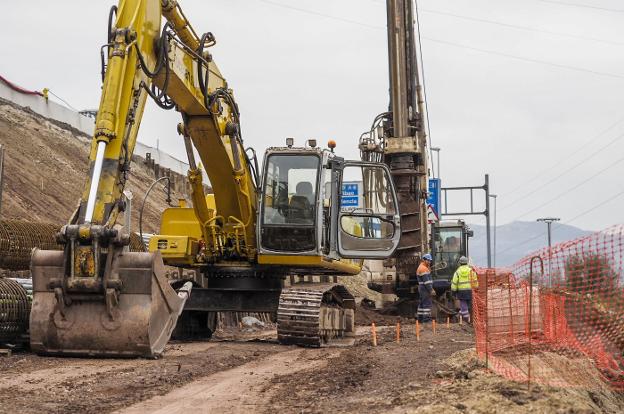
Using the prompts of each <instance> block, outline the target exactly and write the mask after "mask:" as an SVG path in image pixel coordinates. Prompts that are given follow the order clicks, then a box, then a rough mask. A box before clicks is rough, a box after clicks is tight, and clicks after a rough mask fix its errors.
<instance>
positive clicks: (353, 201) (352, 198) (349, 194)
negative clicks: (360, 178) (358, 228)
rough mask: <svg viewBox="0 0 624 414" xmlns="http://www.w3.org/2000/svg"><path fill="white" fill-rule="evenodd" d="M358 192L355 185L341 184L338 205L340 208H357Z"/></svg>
mask: <svg viewBox="0 0 624 414" xmlns="http://www.w3.org/2000/svg"><path fill="white" fill-rule="evenodd" d="M359 199H360V197H359V190H358V185H357V183H343V184H342V193H341V195H340V205H341V206H342V207H358V206H359Z"/></svg>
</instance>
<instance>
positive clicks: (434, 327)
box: [431, 319, 436, 334]
mask: <svg viewBox="0 0 624 414" xmlns="http://www.w3.org/2000/svg"><path fill="white" fill-rule="evenodd" d="M431 322H432V326H433V333H434V334H435V333H436V321H435V319H434V320H433V321H431Z"/></svg>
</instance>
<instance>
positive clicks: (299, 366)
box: [0, 324, 624, 414]
mask: <svg viewBox="0 0 624 414" xmlns="http://www.w3.org/2000/svg"><path fill="white" fill-rule="evenodd" d="M358 333H359V335H358V339H357V341H356V345H355V346H353V347H345V348H321V349H304V348H297V347H286V346H280V345H277V344H276V343H275V333H274V332H268V333H267V332H265V333H263V334H260V335H256V336H257V337H258V338H261V339H259V340H252V341H245V340H242V339H240V338H239V339H238V340H231V339H228V340H227V341H226V340H219V341H211V342H204V343H201V342H197V343H185V344H179V343H178V344H171V345H169V347H168V349H167V351H166V355H165V357H164V358H163V359H160V360H155V361H154V360H141V359H135V360H113V359H100V360H90V359H61V358H43V357H37V356H34V355H30V354H22V355H14V356H12V357H10V358H0V412H1V413H15V412H20V413H34V412H37V413H40V412H53V413H70V412H71V413H109V412H115V413H121V414H133V413H143V412H156V413H182V412H193V413H212V412H215V413H216V412H218V413H221V412H227V413H252V412H253V413H256V412H261V413H262V412H264V413H274V412H280V413H326V412H332V413H333V412H336V413H357V412H367V413H369V412H370V413H382V412H396V413H403V412H418V413H438V414H439V413H440V412H445V413H447V412H448V413H463V412H467V413H497V412H499V413H505V414H510V413H524V412H539V413H542V412H545V413H594V412H605V413H619V412H622V411H623V410H624V399H623V398H622V396H618V395H617V394H614V393H611V392H608V391H607V390H604V389H603V390H594V391H591V392H590V391H582V390H564V389H551V388H546V387H539V386H535V387H533V389H532V390H531V392H528V391H527V387H526V385H525V384H519V383H513V382H510V381H507V380H503V379H502V378H500V377H497V376H496V375H494V374H491V373H488V372H486V370H485V369H484V368H483V366H482V365H481V364H480V363H479V362H478V361H477V360H476V359H475V357H474V351H472V350H471V349H472V347H473V346H474V344H473V336H472V332H471V330H470V328H468V327H467V326H465V325H464V326H458V325H451V327H450V328H449V327H446V326H445V325H440V326H438V329H437V333H436V334H434V333H433V332H432V329H431V327H430V326H429V327H427V328H425V330H424V331H423V332H422V335H421V338H420V341H417V340H416V338H415V333H414V327H413V326H411V324H404V326H403V335H402V338H401V342H400V343H396V342H395V330H394V327H386V328H384V327H381V328H380V332H379V346H377V347H372V346H371V344H370V338H369V329H368V328H366V327H360V328H359V330H358ZM243 337H244V338H249V337H250V335H248V334H247V335H243V336H242V337H241V338H243ZM228 338H232V336H231V335H228Z"/></svg>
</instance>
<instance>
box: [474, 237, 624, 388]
mask: <svg viewBox="0 0 624 414" xmlns="http://www.w3.org/2000/svg"><path fill="white" fill-rule="evenodd" d="M623 245H624V225H617V226H613V227H611V228H608V229H606V230H604V231H600V232H597V233H594V234H591V235H589V236H586V237H582V238H579V239H576V240H572V241H568V242H564V243H561V244H558V245H555V246H553V247H552V249H550V250H549V249H548V248H546V249H543V250H540V251H538V252H535V253H534V254H531V255H529V256H527V257H525V258H524V259H522V260H520V261H519V262H517V263H516V264H515V265H513V266H512V267H511V268H509V269H477V273H478V275H479V288H478V289H476V291H475V292H474V299H473V319H474V326H475V333H476V343H477V352H478V354H479V356H480V357H481V358H483V359H485V360H487V363H488V366H489V367H490V368H491V369H493V370H494V371H496V372H497V373H499V374H501V375H504V376H505V377H507V378H510V379H513V380H518V381H530V382H536V383H542V384H548V385H555V386H575V387H583V388H595V387H599V386H601V385H602V384H605V383H606V384H608V385H610V386H612V387H613V388H616V389H619V390H624V357H623V355H624V288H623V286H622V278H623V277H624V273H623V271H622V267H623V263H622V262H623V258H622V256H623V254H622V253H623V251H622V250H623Z"/></svg>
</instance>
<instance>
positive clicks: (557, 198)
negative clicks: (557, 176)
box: [513, 157, 624, 221]
mask: <svg viewBox="0 0 624 414" xmlns="http://www.w3.org/2000/svg"><path fill="white" fill-rule="evenodd" d="M622 161H624V157H622V158H620V159H619V160H616V161H615V162H613V163H611V164H609V165H608V166H607V167H605V168H603V169H602V170H600V171H599V172H597V173H596V174H594V175H592V176H589V177H587V178H586V179H585V180H584V181H581V182H580V183H574V185H573V186H572V187H570V188H568V189H567V190H565V191H563V192H561V193H559V194H558V195H557V196H555V197H553V198H551V199H550V200H548V201H546V202H545V203H542V204H540V205H539V206H537V207H534V208H532V209H531V210H529V211H527V212H526V213H524V214H521V215H520V216H518V217H516V218H515V219H514V220H513V221H515V220H518V219H520V218H522V217H525V216H527V215H529V214H531V213H533V212H535V211H537V210H539V209H540V208H542V207H544V206H547V205H548V204H550V203H552V202H553V201H556V200H559V199H560V198H561V197H563V196H564V195H566V194H569V193H571V192H572V191H575V190H576V189H577V188H578V187H580V186H582V185H584V184H587V183H588V182H590V181H591V180H593V179H594V178H596V177H597V176H599V175H600V174H602V173H604V172H605V171H608V170H610V169H611V168H613V167H615V166H616V165H618V164H619V163H621V162H622Z"/></svg>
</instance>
